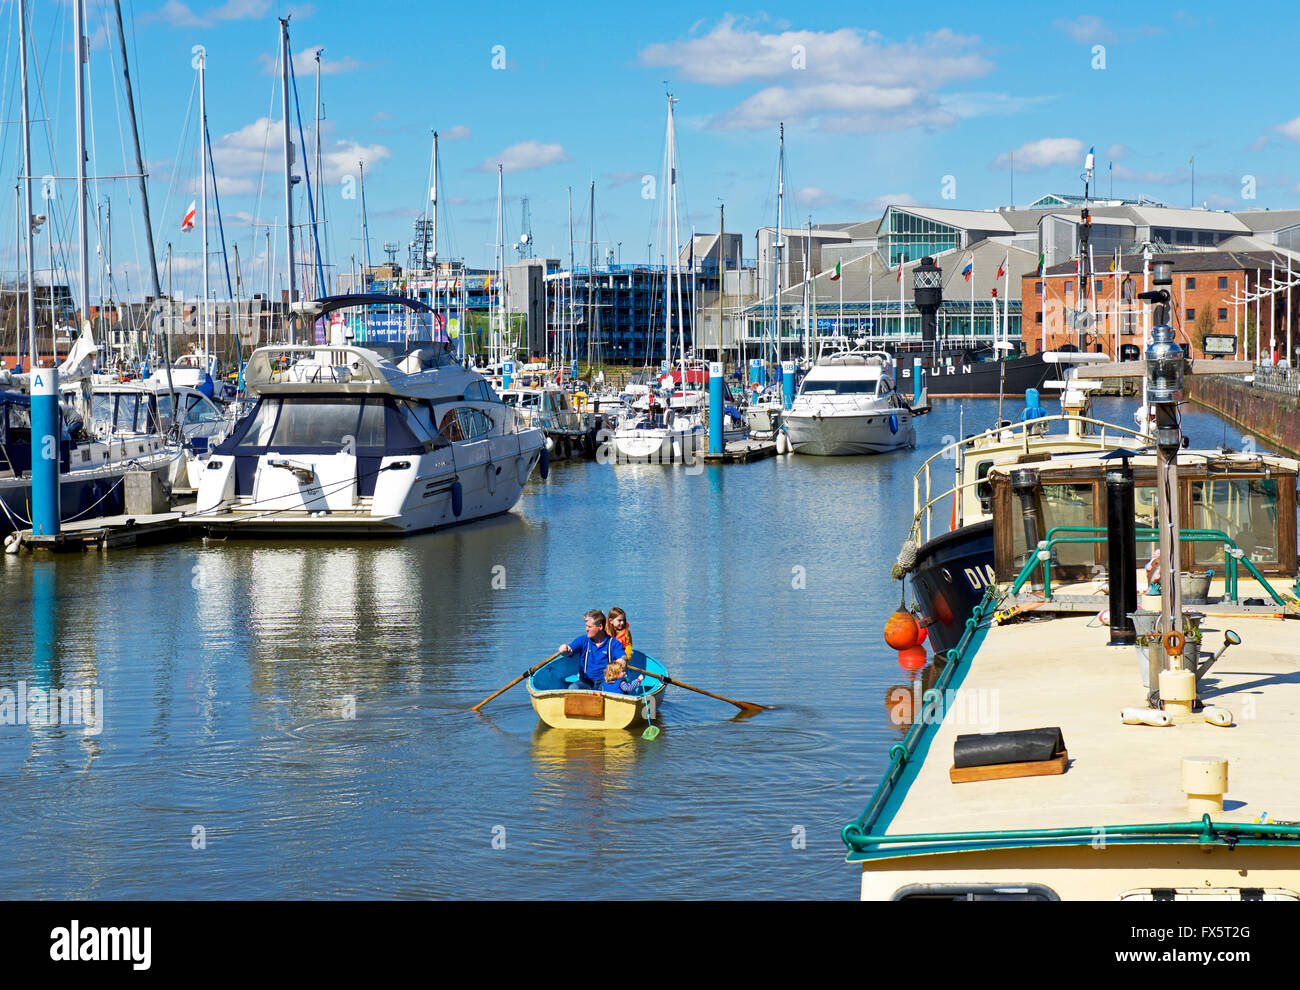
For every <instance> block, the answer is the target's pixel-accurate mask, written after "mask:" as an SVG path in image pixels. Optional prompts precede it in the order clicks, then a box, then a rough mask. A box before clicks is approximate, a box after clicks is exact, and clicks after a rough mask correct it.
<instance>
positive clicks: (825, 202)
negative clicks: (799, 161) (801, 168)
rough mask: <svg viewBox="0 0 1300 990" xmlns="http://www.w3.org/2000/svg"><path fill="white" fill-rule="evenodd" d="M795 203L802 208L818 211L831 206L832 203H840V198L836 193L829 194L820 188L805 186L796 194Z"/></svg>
mask: <svg viewBox="0 0 1300 990" xmlns="http://www.w3.org/2000/svg"><path fill="white" fill-rule="evenodd" d="M794 201H795V202H796V203H798V204H799V205H800V206H807V207H809V208H811V209H814V210H815V209H817V208H818V207H822V206H830V205H831V204H832V203H836V202H839V197H838V196H836V195H835V194H834V193H829V192H827V191H826V190H825V189H822V188H821V187H820V186H804V187H803V188H802V189H800V190H798V191H797V192H796V193H795V194H794Z"/></svg>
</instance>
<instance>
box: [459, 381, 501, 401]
mask: <svg viewBox="0 0 1300 990" xmlns="http://www.w3.org/2000/svg"><path fill="white" fill-rule="evenodd" d="M465 398H467V399H469V400H470V401H471V402H500V401H501V400H500V399H499V398H498V397H497V394H496V393H495V392H493V391H492V386H491V385H489V384H488V383H487V382H485V381H483V379H481V378H480V379H479V380H478V381H475V382H470V383H469V384H468V385H467V386H465Z"/></svg>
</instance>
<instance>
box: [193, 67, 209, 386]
mask: <svg viewBox="0 0 1300 990" xmlns="http://www.w3.org/2000/svg"><path fill="white" fill-rule="evenodd" d="M196 55H197V58H198V62H199V65H198V68H199V172H201V173H202V175H203V182H202V185H201V189H202V194H203V213H202V217H203V220H202V227H203V304H202V305H201V306H200V307H199V321H200V323H201V324H202V327H203V370H204V371H211V370H212V369H211V368H210V367H209V365H208V360H209V358H208V355H209V354H210V353H211V348H210V347H209V346H208V148H207V141H208V104H207V83H206V78H205V74H206V70H207V65H208V52H207V49H205V48H200V49H199V50H198V52H197V53H196Z"/></svg>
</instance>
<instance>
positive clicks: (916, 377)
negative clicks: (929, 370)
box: [912, 357, 925, 406]
mask: <svg viewBox="0 0 1300 990" xmlns="http://www.w3.org/2000/svg"><path fill="white" fill-rule="evenodd" d="M923 374H925V371H924V369H922V367H921V359H920V358H919V357H914V358H912V405H914V406H919V405H920V404H921V376H922V375H923Z"/></svg>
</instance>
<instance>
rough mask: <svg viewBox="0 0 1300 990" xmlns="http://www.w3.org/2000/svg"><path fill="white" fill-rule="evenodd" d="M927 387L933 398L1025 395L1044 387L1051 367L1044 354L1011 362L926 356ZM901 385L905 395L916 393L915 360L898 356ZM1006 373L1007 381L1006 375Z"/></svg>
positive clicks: (960, 355) (955, 355)
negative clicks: (1030, 390)
mask: <svg viewBox="0 0 1300 990" xmlns="http://www.w3.org/2000/svg"><path fill="white" fill-rule="evenodd" d="M922 364H923V366H924V368H925V380H924V383H923V384H924V385H925V387H926V389H927V390H928V392H927V394H928V395H929V396H930V398H932V399H971V398H993V399H996V398H997V397H998V393H999V389H1001V391H1002V394H1003V395H1024V393H1025V389H1027V388H1041V387H1042V384H1043V382H1044V381H1046V380H1047V378H1048V377H1049V373H1050V371H1051V367H1052V366H1051V365H1049V364H1048V363H1047V362H1046V361H1044V360H1043V356H1042V355H1041V354H1034V355H1031V356H1029V357H1018V358H1011V359H1010V360H1007V361H1001V362H999V361H979V360H975V359H974V357H973V355H970V354H968V353H966V352H961V353H952V354H947V353H945V354H940V355H939V356H938V357H937V358H935V357H933V356H926V357H925V358H924V359H923V360H922ZM898 366H899V367H898V386H899V391H900V392H902V393H903V394H904V395H907V394H910V393H911V390H912V359H911V358H910V357H909V356H908V355H907V354H899V355H898ZM1004 374H1005V380H1004V379H1003V375H1004Z"/></svg>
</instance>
